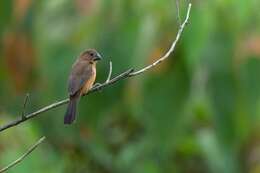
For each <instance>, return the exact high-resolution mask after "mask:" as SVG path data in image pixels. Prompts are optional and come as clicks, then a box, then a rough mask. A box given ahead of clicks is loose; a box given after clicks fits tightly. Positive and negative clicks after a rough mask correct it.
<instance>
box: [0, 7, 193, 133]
mask: <svg viewBox="0 0 260 173" xmlns="http://www.w3.org/2000/svg"><path fill="white" fill-rule="evenodd" d="M190 10H191V3H189V6H188V9H187V14H186V18H185V20H184V22H183V23H182V24H181V25H180V27H179V30H178V33H177V35H176V38H175V40H174V41H173V43H172V45H171V47H170V49H169V50H168V51H167V52H166V53H165V54H164V55H163V56H162V57H160V58H159V59H158V60H157V61H155V62H154V63H152V64H150V65H148V66H146V67H144V68H142V69H140V70H138V71H134V69H133V68H130V69H128V70H126V71H125V72H123V73H121V74H119V75H118V76H116V77H114V78H112V79H111V80H109V81H108V82H107V81H105V82H104V83H102V84H101V85H98V86H95V87H93V88H92V89H90V91H89V92H88V93H87V94H85V95H88V94H90V93H93V92H96V91H100V90H101V89H103V88H105V87H107V86H109V85H112V84H114V83H116V82H118V81H120V80H123V79H125V78H129V77H133V76H137V75H140V74H142V73H144V72H145V71H147V70H149V69H151V68H153V67H155V66H156V65H158V64H160V63H161V62H163V61H164V60H165V59H167V58H168V57H169V56H170V54H171V53H173V52H174V49H175V46H176V44H177V42H178V41H179V39H180V36H181V34H182V32H183V29H184V28H185V26H186V24H187V23H188V20H189V17H190ZM111 66H112V63H111ZM110 69H111V73H112V68H110ZM85 95H83V96H85ZM68 102H69V99H68V98H67V99H64V100H61V101H56V102H55V103H53V104H50V105H48V106H46V107H43V108H41V109H39V110H37V111H35V112H32V113H30V114H27V115H26V116H25V118H24V119H23V118H19V119H17V120H14V121H12V122H10V123H8V124H6V125H3V126H1V127H0V132H1V131H4V130H6V129H8V128H11V127H13V126H16V125H18V124H20V123H22V122H24V121H27V120H28V119H31V118H34V117H36V116H38V115H40V114H41V113H43V112H46V111H49V110H51V109H54V108H56V107H59V106H61V105H64V104H66V103H68Z"/></svg>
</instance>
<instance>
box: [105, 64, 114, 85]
mask: <svg viewBox="0 0 260 173" xmlns="http://www.w3.org/2000/svg"><path fill="white" fill-rule="evenodd" d="M112 70H113V65H112V61H109V73H108V76H107V80H106V83H107V82H109V81H110V78H111V75H112Z"/></svg>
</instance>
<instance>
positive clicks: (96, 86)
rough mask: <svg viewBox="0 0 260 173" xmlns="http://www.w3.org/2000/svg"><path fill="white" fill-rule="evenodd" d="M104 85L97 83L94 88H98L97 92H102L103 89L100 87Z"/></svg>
mask: <svg viewBox="0 0 260 173" xmlns="http://www.w3.org/2000/svg"><path fill="white" fill-rule="evenodd" d="M101 85H102V84H101V83H95V84H94V85H93V88H97V91H99V92H100V91H101V88H99V87H100V86H101Z"/></svg>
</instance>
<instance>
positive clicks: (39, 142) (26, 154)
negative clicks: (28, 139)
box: [0, 136, 45, 173]
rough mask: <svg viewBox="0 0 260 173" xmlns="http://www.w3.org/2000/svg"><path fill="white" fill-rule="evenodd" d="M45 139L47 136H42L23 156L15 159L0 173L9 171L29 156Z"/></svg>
mask: <svg viewBox="0 0 260 173" xmlns="http://www.w3.org/2000/svg"><path fill="white" fill-rule="evenodd" d="M44 140H45V136H43V137H41V138H40V139H39V140H38V141H37V142H36V143H35V144H33V146H31V147H30V148H29V149H28V150H27V151H26V152H25V153H24V154H23V155H22V156H21V157H19V158H18V159H17V160H15V161H13V162H12V163H10V164H9V165H7V166H6V167H4V168H3V169H1V170H0V173H2V172H5V171H7V170H8V169H10V168H11V167H13V166H15V165H16V164H18V163H19V162H21V161H22V160H23V159H24V158H25V157H26V156H28V155H29V154H30V153H31V152H32V151H33V150H35V149H36V148H37V147H38V146H39V145H40V144H41V143H42V142H43V141H44Z"/></svg>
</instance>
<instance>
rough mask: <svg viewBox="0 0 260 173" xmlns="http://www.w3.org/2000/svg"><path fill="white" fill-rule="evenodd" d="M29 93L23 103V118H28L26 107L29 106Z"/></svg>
mask: <svg viewBox="0 0 260 173" xmlns="http://www.w3.org/2000/svg"><path fill="white" fill-rule="evenodd" d="M29 96H30V95H29V93H27V94H26V96H25V98H24V102H23V111H22V118H26V117H25V109H26V105H27V102H28V100H29Z"/></svg>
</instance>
